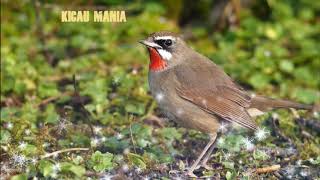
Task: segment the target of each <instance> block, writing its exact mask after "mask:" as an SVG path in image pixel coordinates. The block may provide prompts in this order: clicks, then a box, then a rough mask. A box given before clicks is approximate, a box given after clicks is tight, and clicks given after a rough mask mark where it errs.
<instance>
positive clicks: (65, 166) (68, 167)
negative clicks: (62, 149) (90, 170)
mask: <svg viewBox="0 0 320 180" xmlns="http://www.w3.org/2000/svg"><path fill="white" fill-rule="evenodd" d="M61 170H62V171H66V172H72V173H73V174H75V175H76V176H78V177H81V176H83V175H84V174H85V172H86V169H85V168H84V167H82V166H79V165H74V164H72V163H69V162H63V163H61Z"/></svg>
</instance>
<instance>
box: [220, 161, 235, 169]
mask: <svg viewBox="0 0 320 180" xmlns="http://www.w3.org/2000/svg"><path fill="white" fill-rule="evenodd" d="M222 164H223V166H224V167H225V168H227V169H234V162H229V161H224V162H222Z"/></svg>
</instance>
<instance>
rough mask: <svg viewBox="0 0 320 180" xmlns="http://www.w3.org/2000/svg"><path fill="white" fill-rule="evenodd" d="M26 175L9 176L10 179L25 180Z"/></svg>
mask: <svg viewBox="0 0 320 180" xmlns="http://www.w3.org/2000/svg"><path fill="white" fill-rule="evenodd" d="M27 179H28V176H27V175H26V174H18V175H15V176H13V177H11V180H27Z"/></svg>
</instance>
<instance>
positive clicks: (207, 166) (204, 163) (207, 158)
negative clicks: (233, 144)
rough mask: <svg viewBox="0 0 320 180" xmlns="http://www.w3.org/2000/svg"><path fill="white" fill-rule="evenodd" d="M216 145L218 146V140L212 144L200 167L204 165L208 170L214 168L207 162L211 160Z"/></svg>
mask: <svg viewBox="0 0 320 180" xmlns="http://www.w3.org/2000/svg"><path fill="white" fill-rule="evenodd" d="M218 137H219V135H218ZM215 139H217V136H216V138H215ZM215 147H216V141H215V142H214V143H213V144H212V145H211V147H210V149H209V150H208V152H207V154H206V156H205V157H204V158H203V159H202V162H201V165H200V167H204V168H205V169H207V170H211V169H212V167H211V166H209V165H208V164H207V162H208V160H209V158H210V156H211V154H212V152H213V150H214V148H215Z"/></svg>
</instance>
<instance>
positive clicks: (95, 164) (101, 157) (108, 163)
mask: <svg viewBox="0 0 320 180" xmlns="http://www.w3.org/2000/svg"><path fill="white" fill-rule="evenodd" d="M112 160H113V154H111V153H108V152H107V153H101V152H100V151H96V152H95V153H94V154H92V156H91V159H90V161H89V164H90V165H91V167H92V168H93V169H94V170H95V171H97V172H102V171H105V170H110V169H112V168H113V162H112Z"/></svg>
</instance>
